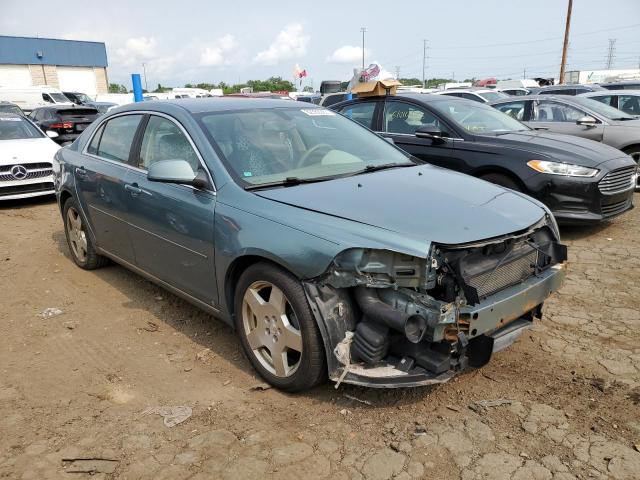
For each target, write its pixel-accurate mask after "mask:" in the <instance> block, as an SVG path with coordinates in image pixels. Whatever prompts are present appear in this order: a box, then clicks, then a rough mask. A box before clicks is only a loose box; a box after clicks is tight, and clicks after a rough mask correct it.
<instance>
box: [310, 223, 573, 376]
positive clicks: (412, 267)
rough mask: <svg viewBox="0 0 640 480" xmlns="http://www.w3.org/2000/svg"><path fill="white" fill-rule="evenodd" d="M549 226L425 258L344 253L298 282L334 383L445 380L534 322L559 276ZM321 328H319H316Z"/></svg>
mask: <svg viewBox="0 0 640 480" xmlns="http://www.w3.org/2000/svg"><path fill="white" fill-rule="evenodd" d="M557 238H558V235H557V231H556V230H555V229H554V228H553V226H552V224H551V223H550V222H547V221H542V222H540V223H539V224H537V225H534V226H533V227H531V228H530V229H528V230H527V231H525V232H519V233H516V234H513V235H509V236H505V237H501V238H494V239H489V240H485V241H481V242H475V243H473V244H465V245H439V244H432V245H431V248H430V251H429V252H428V255H427V256H426V257H425V258H418V257H412V256H407V255H403V254H401V253H397V252H392V251H388V250H372V249H349V250H346V251H344V252H342V253H341V254H340V255H338V256H337V257H336V258H335V259H334V261H333V263H332V265H331V266H330V268H329V269H328V270H327V272H326V273H325V274H324V275H322V276H321V277H319V278H316V279H314V280H313V281H307V282H305V288H306V291H307V296H308V298H309V302H310V304H311V307H312V310H313V312H314V315H315V316H316V320H318V324H319V325H320V328H321V333H322V336H323V339H324V340H325V347H326V348H327V351H328V352H334V354H333V355H331V356H330V358H329V375H330V377H331V378H332V379H334V380H337V381H345V382H348V383H355V384H362V385H369V386H380V387H394V386H409V385H424V384H429V383H438V382H443V381H446V380H448V379H449V378H451V377H452V376H453V375H454V374H455V373H456V372H458V371H460V370H463V369H464V368H466V367H467V366H472V367H478V366H481V365H483V364H485V363H486V362H488V361H489V359H490V358H491V355H492V353H494V352H496V351H498V350H500V349H502V348H505V347H506V346H508V345H509V344H511V343H513V341H515V339H516V338H517V337H518V336H519V334H520V333H521V332H522V331H523V330H524V329H526V328H527V327H529V326H530V325H531V324H532V322H533V319H534V318H540V317H541V314H542V303H543V301H544V299H546V298H547V297H548V296H549V295H550V294H551V293H552V292H553V291H555V290H557V289H558V288H559V287H560V285H561V283H562V280H563V278H564V273H565V261H566V259H567V250H566V247H565V246H564V245H562V244H560V243H559V242H558V241H557ZM323 329H324V331H323Z"/></svg>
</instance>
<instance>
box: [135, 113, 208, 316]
mask: <svg viewBox="0 0 640 480" xmlns="http://www.w3.org/2000/svg"><path fill="white" fill-rule="evenodd" d="M136 150H137V152H136V154H135V158H134V160H133V162H134V167H135V168H133V169H132V170H131V172H130V175H129V176H128V177H127V184H126V185H125V188H126V190H127V194H126V196H127V204H128V206H129V208H128V220H129V224H130V227H129V228H130V231H129V235H130V236H131V241H132V244H133V249H134V253H135V259H136V265H137V266H138V267H139V268H141V269H142V270H144V271H146V272H147V273H150V274H151V275H153V276H155V277H157V278H158V279H160V280H162V281H164V282H166V283H168V284H170V285H172V286H173V287H175V288H178V289H179V290H181V291H182V292H184V293H187V294H188V295H190V296H192V297H195V298H197V299H198V300H200V301H203V302H206V303H207V304H209V305H213V306H215V305H217V303H218V293H217V292H218V290H217V286H216V276H215V265H214V223H213V222H214V209H215V204H216V195H215V192H213V191H211V190H206V189H201V190H199V189H195V188H193V187H191V186H189V185H177V184H170V183H161V182H153V181H150V180H149V179H148V178H147V170H148V168H149V166H150V165H152V164H153V163H155V162H159V161H162V160H186V161H187V162H189V164H190V165H191V168H192V169H193V170H194V172H197V171H198V169H204V168H205V167H204V163H203V162H202V160H201V159H200V155H199V153H198V152H197V150H196V148H195V146H194V144H193V142H192V141H191V139H190V138H189V136H188V135H187V133H186V131H185V130H184V129H183V128H182V126H180V125H179V124H178V123H177V121H176V120H175V119H173V118H171V117H168V116H160V115H149V116H148V118H147V121H146V124H145V126H144V132H143V133H141V134H140V138H139V141H138V147H137V149H136Z"/></svg>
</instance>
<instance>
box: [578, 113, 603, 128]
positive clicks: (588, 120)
mask: <svg viewBox="0 0 640 480" xmlns="http://www.w3.org/2000/svg"><path fill="white" fill-rule="evenodd" d="M596 123H598V121H597V120H596V119H595V118H593V117H591V116H589V115H586V116H584V117H580V118H579V119H578V120H576V125H584V126H585V127H593V126H594V125H595V124H596Z"/></svg>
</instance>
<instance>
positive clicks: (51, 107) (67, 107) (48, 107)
mask: <svg viewBox="0 0 640 480" xmlns="http://www.w3.org/2000/svg"><path fill="white" fill-rule="evenodd" d="M74 108H78V109H79V108H92V107H91V106H88V107H87V106H86V105H76V104H75V103H74V104H73V105H43V106H41V107H36V108H34V110H45V109H46V110H73V109H74Z"/></svg>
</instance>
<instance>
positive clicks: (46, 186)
mask: <svg viewBox="0 0 640 480" xmlns="http://www.w3.org/2000/svg"><path fill="white" fill-rule="evenodd" d="M53 190H54V186H53V182H42V183H27V184H24V185H10V186H7V187H3V186H1V185H0V198H2V197H6V196H8V195H20V194H23V193H36V192H47V191H53Z"/></svg>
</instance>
